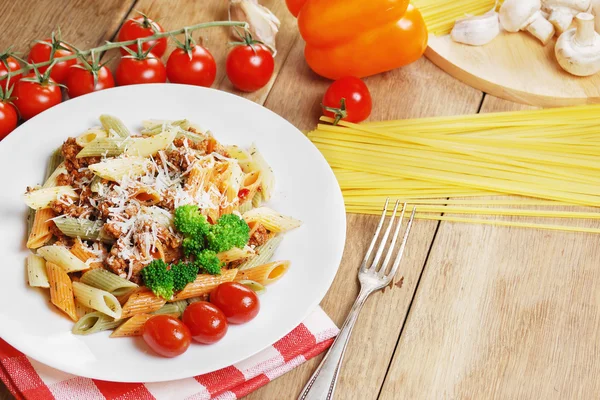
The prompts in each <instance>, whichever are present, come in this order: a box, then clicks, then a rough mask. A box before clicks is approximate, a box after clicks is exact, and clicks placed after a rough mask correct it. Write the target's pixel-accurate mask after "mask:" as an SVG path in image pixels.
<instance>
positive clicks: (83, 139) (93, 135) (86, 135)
mask: <svg viewBox="0 0 600 400" xmlns="http://www.w3.org/2000/svg"><path fill="white" fill-rule="evenodd" d="M106 137H108V132H107V131H105V130H104V129H101V128H100V127H97V128H90V129H88V130H87V131H85V132H83V133H82V134H81V135H79V136H77V137H76V138H75V143H77V144H78V145H79V146H81V147H85V146H87V145H88V144H90V143H91V142H93V141H94V140H96V139H100V138H106Z"/></svg>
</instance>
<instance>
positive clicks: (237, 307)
mask: <svg viewBox="0 0 600 400" xmlns="http://www.w3.org/2000/svg"><path fill="white" fill-rule="evenodd" d="M210 302H211V303H213V304H214V305H215V306H217V307H218V308H219V309H220V310H221V311H223V314H225V316H226V317H227V321H228V322H229V323H232V324H243V323H245V322H248V321H250V320H252V319H254V317H256V316H257V315H258V311H259V310H260V302H259V301H258V296H257V295H256V293H254V291H253V290H252V289H248V288H247V287H246V286H244V285H242V284H241V283H237V282H225V283H222V284H220V285H219V286H217V287H216V288H215V290H213V292H212V293H211V294H210Z"/></svg>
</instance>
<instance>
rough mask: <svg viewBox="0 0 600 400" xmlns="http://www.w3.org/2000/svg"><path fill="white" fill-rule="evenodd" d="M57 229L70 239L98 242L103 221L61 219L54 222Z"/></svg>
mask: <svg viewBox="0 0 600 400" xmlns="http://www.w3.org/2000/svg"><path fill="white" fill-rule="evenodd" d="M54 223H55V224H56V227H57V228H58V229H60V231H61V232H62V233H64V234H65V235H66V236H69V237H73V238H75V237H78V238H81V239H85V240H98V237H99V235H100V229H101V228H102V225H104V224H103V223H102V221H90V220H89V219H84V218H73V217H64V216H63V217H60V218H56V219H55V220H54Z"/></svg>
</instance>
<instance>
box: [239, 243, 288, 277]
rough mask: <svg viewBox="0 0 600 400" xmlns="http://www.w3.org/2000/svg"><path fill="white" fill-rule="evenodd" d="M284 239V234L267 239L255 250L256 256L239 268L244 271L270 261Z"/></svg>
mask: <svg viewBox="0 0 600 400" xmlns="http://www.w3.org/2000/svg"><path fill="white" fill-rule="evenodd" d="M282 240H283V236H282V235H277V236H273V237H272V238H271V239H269V240H267V241H266V242H265V244H263V245H262V246H258V247H257V248H255V249H254V251H255V253H256V256H255V257H252V258H250V259H248V260H247V261H245V262H244V263H243V264H241V265H240V266H239V267H238V269H239V270H240V271H243V270H246V269H250V268H254V267H256V266H259V265H262V264H266V263H268V262H269V261H270V260H271V258H272V257H273V254H274V253H275V250H277V247H279V245H280V244H281V241H282Z"/></svg>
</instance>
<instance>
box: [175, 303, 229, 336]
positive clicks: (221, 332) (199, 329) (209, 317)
mask: <svg viewBox="0 0 600 400" xmlns="http://www.w3.org/2000/svg"><path fill="white" fill-rule="evenodd" d="M182 319H183V323H184V324H185V325H186V326H187V327H188V328H190V332H191V333H192V339H194V340H195V341H196V342H199V343H203V344H212V343H216V342H218V341H219V340H221V339H223V336H225V334H226V333H227V328H228V325H227V319H226V317H225V314H223V311H221V310H219V309H218V308H217V307H216V306H215V305H213V304H211V303H209V302H207V301H198V302H196V303H192V304H190V305H189V306H188V307H187V308H186V309H185V311H184V312H183V318H182Z"/></svg>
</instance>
